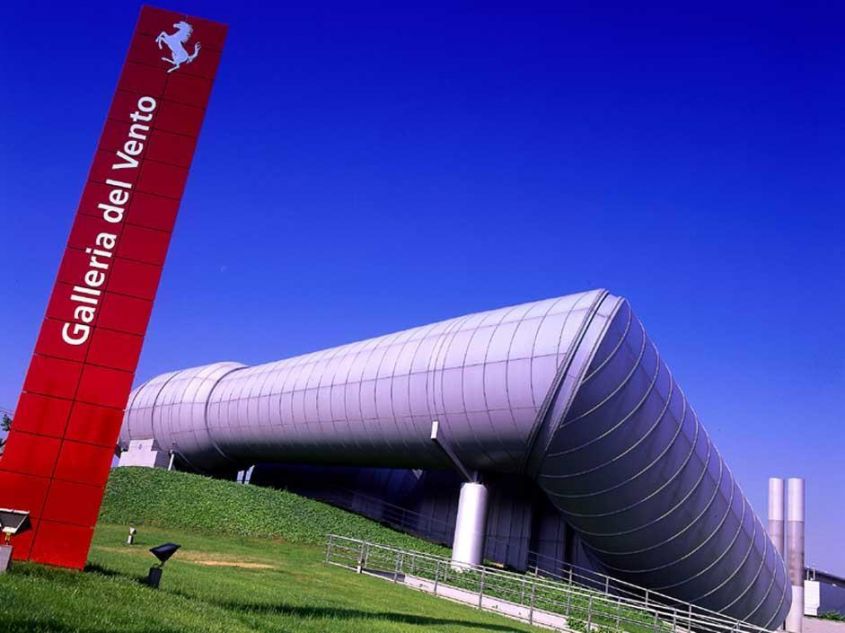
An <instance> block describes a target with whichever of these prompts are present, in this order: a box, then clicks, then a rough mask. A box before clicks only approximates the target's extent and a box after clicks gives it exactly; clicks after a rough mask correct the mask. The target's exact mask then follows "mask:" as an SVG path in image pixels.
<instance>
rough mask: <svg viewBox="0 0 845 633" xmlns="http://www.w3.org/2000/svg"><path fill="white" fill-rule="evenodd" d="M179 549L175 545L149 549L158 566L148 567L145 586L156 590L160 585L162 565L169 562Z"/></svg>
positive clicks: (178, 546) (168, 544)
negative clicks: (148, 571) (157, 561)
mask: <svg viewBox="0 0 845 633" xmlns="http://www.w3.org/2000/svg"><path fill="white" fill-rule="evenodd" d="M180 547H182V546H181V545H177V544H176V543H164V544H163V545H157V546H155V547H151V548H150V553H151V554H152V555H153V556H155V557H156V558H157V559H158V560H159V563H158V565H154V566H152V567H150V573H149V574H147V584H148V585H149V586H150V587H152V588H153V589H158V586H159V583H161V574H162V571H163V569H164V564H165V563H166V562H167V561H168V560H170V557H171V556H173V555H174V554H175V553H176V550H178V549H179V548H180Z"/></svg>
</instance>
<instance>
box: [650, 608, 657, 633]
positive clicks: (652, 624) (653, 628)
mask: <svg viewBox="0 0 845 633" xmlns="http://www.w3.org/2000/svg"><path fill="white" fill-rule="evenodd" d="M651 630H652V631H654V633H657V611H655V612H654V622H652V623H651Z"/></svg>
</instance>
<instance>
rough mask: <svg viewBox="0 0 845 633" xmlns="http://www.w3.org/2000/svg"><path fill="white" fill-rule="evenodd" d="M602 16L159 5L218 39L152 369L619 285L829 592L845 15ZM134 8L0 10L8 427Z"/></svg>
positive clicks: (472, 6) (838, 453) (839, 504)
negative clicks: (210, 24) (796, 487)
mask: <svg viewBox="0 0 845 633" xmlns="http://www.w3.org/2000/svg"><path fill="white" fill-rule="evenodd" d="M590 4H595V3H584V4H572V5H567V4H566V3H560V4H558V5H556V7H555V8H553V9H551V8H548V7H542V6H540V5H537V6H531V5H530V4H529V3H526V2H518V3H512V4H511V6H505V5H500V6H497V7H496V8H490V6H489V4H488V3H456V2H450V3H448V4H443V5H442V6H433V5H432V3H431V2H427V3H424V5H423V6H421V7H417V8H411V7H410V6H409V5H407V4H406V3H384V4H383V5H382V6H378V5H375V4H369V5H368V4H365V3H362V2H354V3H353V2H350V3H348V4H345V5H327V4H320V5H319V6H317V3H302V6H284V5H281V4H279V5H276V4H274V3H263V2H262V3H258V2H246V1H243V0H226V1H225V2H193V1H189V0H180V1H179V2H178V3H177V2H174V3H172V4H169V6H167V8H172V9H177V10H184V11H186V12H188V13H194V14H198V15H202V16H204V17H208V18H212V19H218V20H221V21H224V22H227V23H228V24H229V25H230V36H229V41H228V44H227V50H226V52H225V54H224V58H223V63H222V65H221V68H220V72H219V76H218V78H217V83H216V86H215V89H214V94H213V95H212V100H211V106H210V110H209V113H208V116H207V119H206V123H205V127H204V129H203V134H202V138H201V140H200V144H199V147H198V151H197V156H196V160H195V162H194V167H193V170H192V173H191V177H190V180H189V183H188V188H187V192H186V195H185V198H184V201H183V204H182V210H181V214H180V218H179V221H178V225H177V229H176V233H175V238H174V240H173V242H172V246H171V250H170V255H169V258H168V262H167V265H166V267H165V273H164V276H163V280H162V284H161V288H160V291H159V296H158V301H157V304H156V308H155V311H154V314H153V319H152V322H151V324H150V329H149V335H148V338H147V341H146V344H145V348H144V352H143V356H142V358H141V364H140V368H139V371H138V375H137V377H138V380H139V381H140V380H145V379H147V378H149V377H151V376H153V375H155V374H157V373H159V372H162V371H165V370H170V369H174V368H180V367H185V366H191V365H196V364H201V363H207V362H211V361H218V360H239V361H242V362H245V363H258V362H263V361H270V360H276V359H279V358H283V357H286V356H289V355H293V354H297V353H301V352H306V351H311V350H316V349H320V348H323V347H326V346H330V345H335V344H339V343H344V342H349V341H353V340H357V339H360V338H363V337H369V336H374V335H378V334H383V333H387V332H390V331H393V330H397V329H401V328H406V327H410V326H414V325H420V324H424V323H427V322H430V321H433V320H437V319H443V318H447V317H452V316H456V315H460V314H463V313H466V312H470V311H475V310H483V309H488V308H494V307H499V306H503V305H507V304H512V303H518V302H523V301H528V300H534V299H540V298H546V297H552V296H557V295H562V294H566V293H569V292H574V291H580V290H585V289H589V288H593V287H599V286H602V287H606V288H608V289H610V290H611V291H613V292H615V293H618V294H622V295H625V296H627V297H628V298H630V300H631V301H632V303H633V306H634V308H635V310H636V311H637V312H638V314H639V316H640V317H641V318H642V319H643V321H644V323H645V325H646V327H647V328H648V330H649V332H650V334H651V336H652V338H653V339H654V340H655V341H656V343H657V344H658V346H659V347H660V349H661V353H662V354H663V355H664V356H665V358H666V359H667V361H668V363H669V366H670V367H671V368H672V370H673V372H674V374H675V375H676V377H677V378H678V380H679V381H680V383H681V385H683V387H684V390H685V391H686V393H687V395H688V396H689V398H690V400H691V401H692V403H693V404H694V406H695V407H696V409H697V411H698V413H699V414H700V415H701V417H702V418H703V420H704V422H705V424H706V425H707V427H708V429H710V430H711V432H712V434H713V436H714V437H715V439H716V442H717V444H718V446H719V447H720V449H721V451H722V452H723V454H724V455H725V457H726V459H727V461H728V463H729V464H730V465H731V467H732V468H733V469H734V470H735V472H736V474H737V476H738V478H739V481H740V482H741V484H742V486H743V488H744V490H745V492H746V494H748V496H749V497H750V498H751V499H752V501H753V502H754V504H755V506H756V508H757V511H758V512H759V513H760V514H761V515H762V516H765V512H766V507H765V494H766V479H767V477H768V476H769V475H775V474H777V475H784V476H790V475H793V476H794V475H798V476H805V477H806V478H807V480H808V484H807V485H808V522H809V523H808V547H807V552H808V562H809V563H810V564H814V565H817V566H819V567H821V568H824V569H827V570H830V571H833V572H838V573H840V574H845V548H843V547H842V546H841V539H842V534H843V532H845V525H843V524H844V523H845V503H843V501H845V492H843V491H845V469H843V467H842V464H843V456H844V455H845V425H843V414H842V411H843V406H845V396H843V393H845V389H843V387H845V363H843V358H845V343H843V340H845V337H843V334H845V327H843V315H845V268H844V267H843V261H842V251H843V248H842V242H843V237H845V230H843V229H845V226H843V225H844V224H845V221H843V218H842V210H843V189H842V186H841V180H842V174H843V169H845V160H843V147H845V129H843V116H842V112H843V97H845V82H844V81H843V61H845V59H843V57H845V55H843V46H842V32H843V24H845V9H843V8H842V6H841V4H840V5H839V6H837V3H834V2H830V3H826V4H825V3H816V4H814V3H807V2H802V3H794V4H793V5H790V6H787V5H786V4H783V3H772V2H766V3H759V4H747V3H746V4H743V3H736V2H734V3H731V4H730V5H726V6H724V7H721V8H720V7H717V6H716V5H714V4H712V3H706V4H701V5H699V6H698V7H694V8H693V7H691V8H678V7H677V6H674V7H673V6H671V5H667V6H660V7H658V6H656V5H654V4H650V3H639V2H636V3H635V2H632V3H630V4H629V5H627V6H625V5H614V6H610V5H605V6H604V7H603V8H595V7H590V6H589V5H590ZM673 4H677V3H673ZM306 5H311V6H310V7H308V8H305V7H306ZM399 5H402V7H403V8H398V6H399ZM485 5H488V6H485ZM139 6H140V5H138V4H136V3H132V2H126V3H121V2H100V3H97V2H56V3H55V4H53V3H36V2H32V3H22V2H19V3H15V4H14V6H13V7H9V8H7V10H6V11H5V13H4V17H3V20H2V22H0V58H2V62H0V85H2V86H3V99H2V100H0V117H1V118H2V133H0V140H2V144H0V213H2V215H1V216H0V217H2V224H1V225H0V226H2V236H3V243H2V246H3V248H2V261H3V265H2V267H0V288H2V289H3V310H2V313H0V332H1V333H2V334H0V358H2V361H3V362H2V372H1V373H0V407H2V406H5V407H9V408H13V407H14V406H15V404H16V400H17V395H18V391H19V389H20V385H21V382H22V379H23V375H24V372H25V370H26V367H27V364H28V361H29V357H30V354H31V351H32V347H33V344H34V341H35V337H36V334H37V331H38V327H39V322H40V319H41V318H42V315H43V312H44V309H45V306H46V300H47V297H48V294H49V291H50V288H51V286H52V283H53V279H54V275H55V271H56V268H57V265H58V262H59V258H60V256H61V253H62V249H63V246H64V242H65V239H66V236H67V233H68V230H69V227H70V223H71V220H72V217H73V213H74V210H75V206H76V202H77V200H78V197H79V194H80V192H81V190H82V185H83V182H84V179H85V175H86V173H87V170H88V167H89V164H90V160H91V157H92V154H93V151H94V147H95V144H96V141H97V138H98V135H99V132H100V129H101V126H102V123H103V120H104V117H105V113H106V110H107V107H108V105H109V102H110V99H111V95H112V92H113V90H114V86H115V83H116V80H117V76H118V73H119V71H120V67H121V63H122V60H123V55H124V52H125V50H126V47H127V45H128V41H129V36H130V34H131V32H132V28H133V26H134V21H135V19H136V15H137V11H138V8H139Z"/></svg>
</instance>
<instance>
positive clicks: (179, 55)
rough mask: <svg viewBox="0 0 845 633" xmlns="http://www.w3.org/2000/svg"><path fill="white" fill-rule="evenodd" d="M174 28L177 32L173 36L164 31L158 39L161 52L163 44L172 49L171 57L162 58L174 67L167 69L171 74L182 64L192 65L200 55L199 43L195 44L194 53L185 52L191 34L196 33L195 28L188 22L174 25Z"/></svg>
mask: <svg viewBox="0 0 845 633" xmlns="http://www.w3.org/2000/svg"><path fill="white" fill-rule="evenodd" d="M173 28H175V29H176V31H174V32H173V33H172V34H171V35H168V34H167V33H165V32H164V31H162V32H161V33H159V34H158V37H157V38H156V44H158V48H159V50H161V45H162V44H167V48H169V49H170V55H171V56H170V57H162V59H163V60H164V61H166V62H170V63H171V64H172V66H173V67H172V68H168V69H167V72H169V73H172V72H173V71H174V70H176V69H177V68H179V66H181V65H182V64H190V63H191V62H192V61H194V60H195V59H196V58H197V55H199V54H200V43H199V42H197V43H196V44H194V52H193V53H188V51H186V50H185V42H187V41H188V40H189V39H190V38H191V33H193V31H194V27H192V26H191V25H190V24H188V23H187V22H177V23H176V24H174V25H173Z"/></svg>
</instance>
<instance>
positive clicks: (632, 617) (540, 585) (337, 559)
mask: <svg viewBox="0 0 845 633" xmlns="http://www.w3.org/2000/svg"><path fill="white" fill-rule="evenodd" d="M326 562H327V563H330V564H333V565H339V566H341V567H347V568H350V569H355V570H356V571H357V572H358V573H370V574H374V575H377V576H381V577H384V578H387V579H389V580H393V581H394V582H398V581H399V578H400V577H401V578H403V579H405V578H407V577H418V578H424V579H427V580H428V581H429V582H433V587H434V591H433V592H434V593H435V594H436V593H438V588H439V589H440V592H442V591H443V588H444V587H447V586H448V587H450V588H452V589H457V590H459V591H467V592H471V593H472V594H473V595H475V596H476V597H475V598H473V600H477V605H476V606H477V607H478V608H484V604H485V602H484V600H485V598H492V599H496V600H499V601H502V600H505V601H506V602H507V603H508V604H510V605H514V606H516V607H519V608H520V609H521V610H520V609H517V610H516V611H515V613H517V614H518V615H516V616H512V617H518V618H519V619H522V620H524V621H527V622H529V623H533V622H534V621H535V619H536V618H537V617H538V616H539V615H540V614H546V615H554V616H558V617H560V616H562V617H564V618H566V626H565V627H561V628H568V629H571V630H576V631H582V632H583V633H590V632H591V631H599V632H600V633H609V632H611V631H628V632H631V633H647V632H651V633H672V632H688V631H700V632H704V633H769V632H768V630H767V629H764V628H761V627H758V626H755V625H752V624H749V623H747V622H743V621H741V620H736V619H733V618H729V617H727V616H724V615H721V614H718V613H716V612H711V611H708V610H705V609H701V608H700V607H696V606H695V605H691V604H688V603H687V604H686V606H685V608H683V609H679V608H677V607H674V606H669V605H665V604H663V603H662V602H660V601H657V600H656V599H655V597H656V595H657V594H655V593H654V592H652V594H651V595H648V594H646V595H645V599H637V598H632V597H627V596H623V595H620V594H619V593H618V592H616V591H614V588H613V587H612V586H611V583H609V582H608V583H605V584H604V585H603V586H601V587H600V588H589V587H585V586H584V585H582V584H580V583H578V581H577V580H576V579H577V577H578V573H577V572H575V571H573V570H570V571H571V572H572V580H571V581H570V580H568V579H566V578H554V579H551V578H549V577H547V576H542V575H539V574H536V573H535V574H533V575H532V574H518V573H514V572H509V571H504V570H501V569H497V568H492V567H488V566H484V565H465V564H460V565H458V564H456V563H454V562H453V561H451V560H450V559H449V558H446V557H443V556H437V555H435V554H428V553H423V552H416V551H413V550H404V549H399V548H396V547H392V546H389V545H381V544H378V543H371V542H368V541H363V540H361V539H356V538H350V537H345V536H339V535H334V534H330V535H329V536H328V541H327V546H326ZM608 578H609V577H608ZM613 580H615V579H613ZM593 584H595V583H593ZM625 584H628V585H630V583H625ZM631 586H632V587H636V585H631ZM638 589H640V591H641V592H643V593H645V591H646V590H645V589H642V588H638ZM649 598H650V599H649ZM676 602H677V603H680V602H681V601H676Z"/></svg>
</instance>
